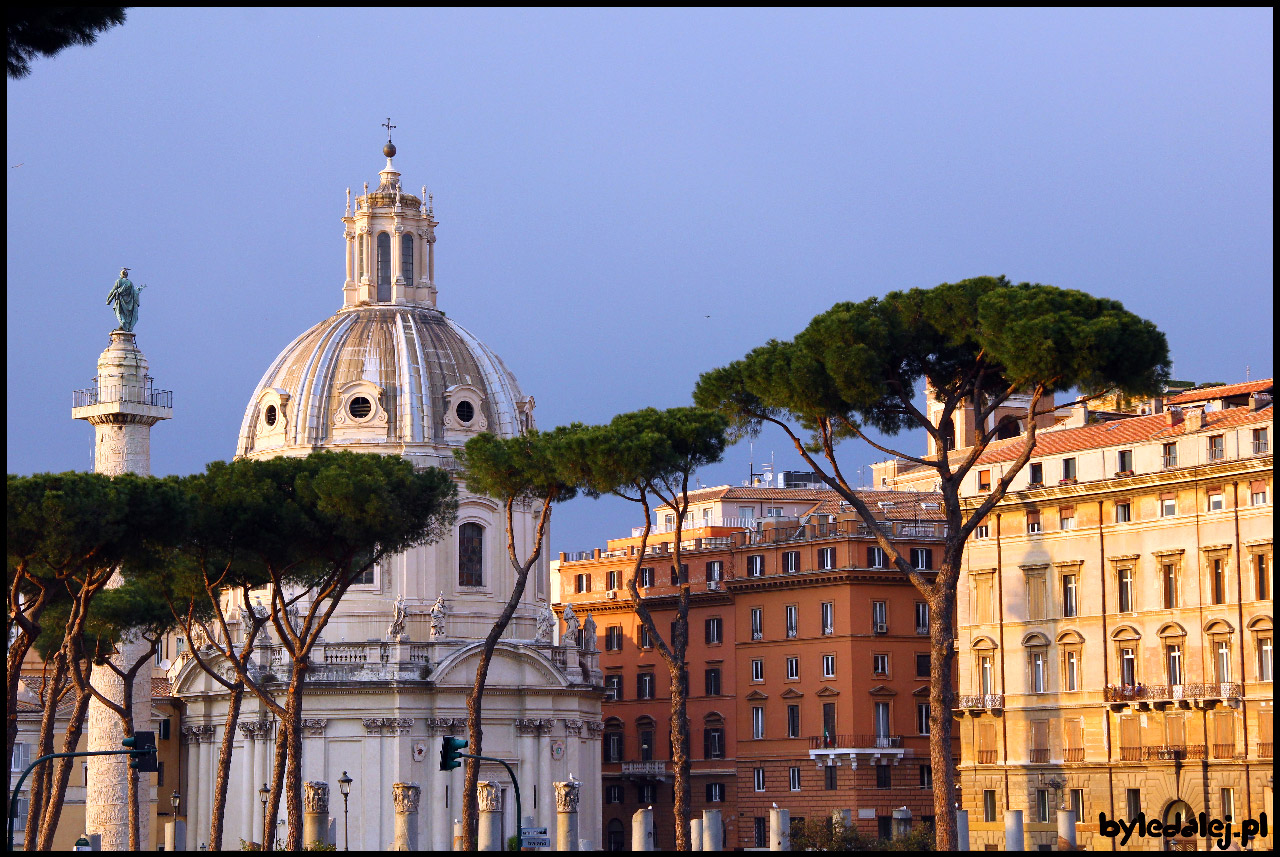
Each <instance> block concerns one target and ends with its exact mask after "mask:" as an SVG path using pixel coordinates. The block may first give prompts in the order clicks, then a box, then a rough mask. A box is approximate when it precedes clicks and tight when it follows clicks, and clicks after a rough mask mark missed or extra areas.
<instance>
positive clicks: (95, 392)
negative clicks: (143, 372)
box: [71, 378, 173, 408]
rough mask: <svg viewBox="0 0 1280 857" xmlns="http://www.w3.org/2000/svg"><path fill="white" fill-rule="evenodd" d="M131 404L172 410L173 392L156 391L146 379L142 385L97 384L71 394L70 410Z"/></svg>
mask: <svg viewBox="0 0 1280 857" xmlns="http://www.w3.org/2000/svg"><path fill="white" fill-rule="evenodd" d="M112 404H131V405H149V406H151V407H153V408H172V407H173V391H172V390H157V389H155V388H154V387H153V386H152V385H151V379H150V378H147V379H146V381H145V382H144V383H142V384H98V383H95V384H94V386H92V387H87V388H86V389H83V390H74V391H72V393H71V407H72V408H88V407H92V406H93V405H112Z"/></svg>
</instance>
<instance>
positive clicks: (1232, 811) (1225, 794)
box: [1222, 789, 1236, 821]
mask: <svg viewBox="0 0 1280 857" xmlns="http://www.w3.org/2000/svg"><path fill="white" fill-rule="evenodd" d="M1235 817H1236V790H1235V789H1223V790H1222V820H1223V821H1226V820H1227V819H1231V820H1233V821H1234V820H1235Z"/></svg>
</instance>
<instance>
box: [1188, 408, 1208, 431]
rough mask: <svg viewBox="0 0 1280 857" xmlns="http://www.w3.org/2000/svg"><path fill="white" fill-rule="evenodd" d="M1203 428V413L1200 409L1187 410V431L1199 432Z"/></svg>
mask: <svg viewBox="0 0 1280 857" xmlns="http://www.w3.org/2000/svg"><path fill="white" fill-rule="evenodd" d="M1202 428H1204V411H1203V410H1201V409H1200V408H1189V409H1188V410H1187V431H1189V432H1192V431H1200V429H1202Z"/></svg>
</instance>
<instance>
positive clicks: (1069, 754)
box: [1063, 747, 1084, 762]
mask: <svg viewBox="0 0 1280 857" xmlns="http://www.w3.org/2000/svg"><path fill="white" fill-rule="evenodd" d="M1063 761H1066V762H1083V761H1084V747H1068V748H1067V749H1066V750H1064V751H1063Z"/></svg>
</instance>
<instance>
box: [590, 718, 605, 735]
mask: <svg viewBox="0 0 1280 857" xmlns="http://www.w3.org/2000/svg"><path fill="white" fill-rule="evenodd" d="M603 731H604V723H602V722H601V721H599V720H588V721H587V735H588V736H589V737H591V738H599V737H600V733H601V732H603Z"/></svg>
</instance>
